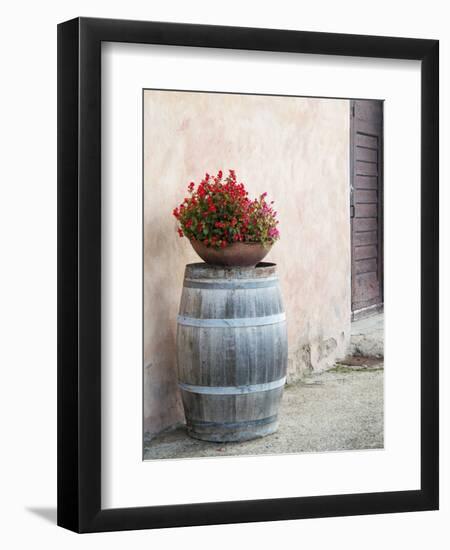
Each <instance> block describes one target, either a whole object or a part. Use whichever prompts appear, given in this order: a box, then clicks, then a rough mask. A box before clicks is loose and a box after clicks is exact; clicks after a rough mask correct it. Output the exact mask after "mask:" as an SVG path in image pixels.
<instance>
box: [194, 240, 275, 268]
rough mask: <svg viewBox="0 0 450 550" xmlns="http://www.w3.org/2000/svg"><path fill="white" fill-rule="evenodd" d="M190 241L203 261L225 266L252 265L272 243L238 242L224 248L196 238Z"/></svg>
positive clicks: (266, 252)
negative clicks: (204, 242) (205, 243)
mask: <svg viewBox="0 0 450 550" xmlns="http://www.w3.org/2000/svg"><path fill="white" fill-rule="evenodd" d="M190 243H191V245H192V248H193V249H194V250H195V252H197V254H198V255H199V256H200V258H201V259H202V260H203V261H204V262H206V263H207V264H211V265H222V266H226V267H254V266H255V265H256V264H258V263H259V262H260V261H261V260H262V259H263V258H264V257H265V256H266V255H267V254H268V253H269V251H270V249H271V248H272V245H267V246H264V245H262V244H261V243H241V242H238V243H233V244H230V245H228V246H227V247H226V248H214V247H212V246H211V247H209V246H206V245H204V244H203V243H202V242H200V241H196V240H192V241H190Z"/></svg>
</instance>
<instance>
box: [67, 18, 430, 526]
mask: <svg viewBox="0 0 450 550" xmlns="http://www.w3.org/2000/svg"><path fill="white" fill-rule="evenodd" d="M438 46H439V45H438V41H436V40H425V39H410V38H391V37H379V36H358V35H341V34H329V33H312V32H303V31H286V30H275V29H258V28H242V27H220V26H208V25H188V24H178V23H177V24H174V23H161V22H142V21H121V20H106V19H90V18H77V19H74V20H71V21H67V22H65V23H62V24H60V25H59V26H58V212H59V214H58V258H59V259H58V524H59V525H60V526H62V527H65V528H68V529H71V530H73V531H76V532H97V531H113V530H125V529H150V528H161V527H174V526H188V525H206V524H219V523H237V522H256V521H274V520H283V519H296V518H298V519H300V518H313V517H330V516H344V515H346V516H348V515H358V514H378V513H391V512H405V511H420V510H435V509H437V508H438V479H439V478H438V473H439V472H438V469H439V464H438V455H439V448H438V433H439V426H438V226H439V223H438V205H439V194H438V182H439V173H438V151H439V146H438V138H439V113H438V90H439V82H438V60H439V58H438V51H439V50H438Z"/></svg>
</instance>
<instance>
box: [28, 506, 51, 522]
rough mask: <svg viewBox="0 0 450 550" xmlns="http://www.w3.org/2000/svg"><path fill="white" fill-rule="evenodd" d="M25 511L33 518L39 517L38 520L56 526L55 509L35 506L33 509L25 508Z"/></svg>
mask: <svg viewBox="0 0 450 550" xmlns="http://www.w3.org/2000/svg"><path fill="white" fill-rule="evenodd" d="M26 510H27V512H31V513H32V514H34V515H35V516H39V517H40V518H42V519H44V520H46V521H49V522H50V523H53V524H54V525H56V508H46V507H44V506H42V507H39V506H35V507H29V508H26Z"/></svg>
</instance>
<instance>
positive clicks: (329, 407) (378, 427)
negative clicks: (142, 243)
mask: <svg viewBox="0 0 450 550" xmlns="http://www.w3.org/2000/svg"><path fill="white" fill-rule="evenodd" d="M382 447H383V363H381V362H380V363H378V364H375V365H372V366H371V367H370V368H366V367H362V368H352V367H348V366H345V365H338V366H337V367H335V368H334V369H331V370H329V371H326V372H324V373H321V374H314V375H312V376H310V377H308V378H306V379H305V380H304V381H303V382H298V383H296V384H292V385H289V386H287V387H286V389H285V392H284V396H283V400H282V404H281V409H280V427H279V430H278V432H277V433H275V434H272V435H269V436H267V437H264V438H260V439H255V440H253V441H246V442H243V443H209V442H205V441H198V440H196V439H192V438H190V437H189V436H188V435H187V434H186V430H185V428H184V427H179V428H177V429H175V430H172V431H168V432H165V433H163V434H160V435H159V436H157V437H156V438H154V439H153V440H152V441H150V442H149V443H147V445H146V448H145V452H144V458H145V459H147V460H151V459H160V458H192V457H214V456H231V455H260V454H281V453H303V452H323V451H342V450H349V449H379V448H382Z"/></svg>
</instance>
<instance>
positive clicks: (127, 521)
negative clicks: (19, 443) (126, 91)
mask: <svg viewBox="0 0 450 550" xmlns="http://www.w3.org/2000/svg"><path fill="white" fill-rule="evenodd" d="M103 41H110V42H128V43H141V44H160V45H178V46H192V47H206V48H228V49H240V50H261V51H275V52H291V53H309V54H326V55H341V56H358V57H377V58H392V59H410V60H420V62H421V380H420V381H421V426H420V428H421V436H420V437H421V488H420V490H415V491H396V492H380V493H365V494H347V495H332V496H314V497H298V498H280V499H270V500H254V501H235V502H212V503H201V504H183V505H170V506H152V507H133V508H120V509H108V510H102V508H101V362H100V359H101V158H100V153H101V131H100V130H101V116H100V114H101V86H100V82H101V66H100V65H101V61H100V60H101V43H102V42H103ZM438 67H439V43H438V41H437V40H423V39H410V38H392V37H378V36H360V35H345V34H330V33H316V32H302V31H287V30H273V29H270V30H269V29H259V28H242V27H223V26H210V25H192V24H178V23H176V24H175V23H162V22H143V21H123V20H108V19H92V18H77V19H73V20H71V21H67V22H64V23H61V24H60V25H59V26H58V525H60V526H62V527H65V528H67V529H70V530H73V531H76V532H98V531H113V530H125V529H150V528H162V527H175V526H189V525H210V524H224V523H238V522H257V521H275V520H286V519H297V518H315V517H328V516H349V515H360V514H379V513H392V512H412V511H419V510H436V509H438V494H439V462H438V457H439V446H438V445H439V443H438V433H439V423H438V420H439V419H438V397H439V394H438V334H439V330H438V328H439V327H438V322H439V311H438V242H439V241H438V227H439V219H438V212H439V209H438V206H439V191H438V180H439V144H438V140H439V110H438V109H439V105H438V100H439V95H438V94H439V80H438V78H439V76H438Z"/></svg>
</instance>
